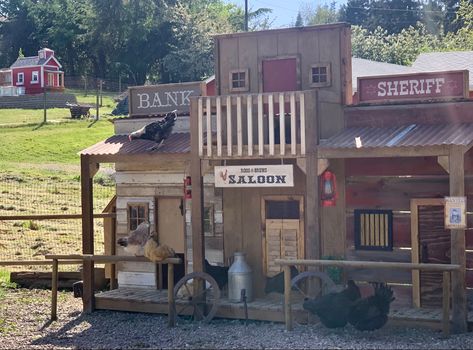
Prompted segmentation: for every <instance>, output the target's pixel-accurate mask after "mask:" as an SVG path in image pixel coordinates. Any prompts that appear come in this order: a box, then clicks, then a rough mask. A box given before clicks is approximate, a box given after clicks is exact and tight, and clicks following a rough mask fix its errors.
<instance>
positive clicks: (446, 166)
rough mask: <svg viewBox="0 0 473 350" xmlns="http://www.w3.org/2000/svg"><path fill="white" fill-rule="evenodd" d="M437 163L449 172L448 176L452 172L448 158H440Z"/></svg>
mask: <svg viewBox="0 0 473 350" xmlns="http://www.w3.org/2000/svg"><path fill="white" fill-rule="evenodd" d="M437 163H439V165H440V166H441V167H442V168H443V170H445V171H446V172H447V174H448V173H449V172H450V165H449V161H448V156H438V157H437Z"/></svg>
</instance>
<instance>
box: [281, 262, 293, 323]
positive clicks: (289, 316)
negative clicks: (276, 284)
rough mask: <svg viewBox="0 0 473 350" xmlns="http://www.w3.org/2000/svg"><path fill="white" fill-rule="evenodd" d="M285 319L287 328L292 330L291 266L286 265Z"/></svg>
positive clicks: (284, 268)
mask: <svg viewBox="0 0 473 350" xmlns="http://www.w3.org/2000/svg"><path fill="white" fill-rule="evenodd" d="M283 270H284V320H285V322H286V330H288V331H292V312H291V267H290V266H289V265H284V267H283Z"/></svg>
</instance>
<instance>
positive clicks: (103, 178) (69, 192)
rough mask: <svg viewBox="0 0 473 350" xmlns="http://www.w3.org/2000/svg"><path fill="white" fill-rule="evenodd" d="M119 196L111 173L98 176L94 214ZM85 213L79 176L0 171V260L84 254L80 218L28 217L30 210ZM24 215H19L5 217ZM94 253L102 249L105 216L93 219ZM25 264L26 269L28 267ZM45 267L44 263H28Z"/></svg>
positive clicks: (36, 268) (95, 188)
mask: <svg viewBox="0 0 473 350" xmlns="http://www.w3.org/2000/svg"><path fill="white" fill-rule="evenodd" d="M114 195H115V184H114V181H113V178H112V177H111V176H109V175H103V174H99V175H96V180H95V182H94V213H101V212H102V211H103V210H104V209H105V208H106V206H107V204H109V202H110V200H111V199H112V198H113V196H114ZM58 214H67V215H71V214H77V215H80V214H81V197H80V179H79V178H78V177H77V178H74V179H72V180H71V179H67V178H57V177H54V176H52V177H47V178H34V177H31V176H17V175H15V176H13V175H6V174H3V175H0V216H2V218H3V220H0V260H3V261H5V260H14V261H25V260H43V259H44V255H45V254H81V253H82V227H81V219H80V218H75V219H65V218H64V219H63V218H61V219H48V220H35V219H28V218H27V216H31V215H58ZM19 215H21V216H25V218H23V219H21V220H18V219H16V220H10V219H6V220H5V217H6V216H10V217H12V216H19ZM94 227H95V253H96V254H103V253H104V229H103V227H104V224H103V219H95V220H94ZM21 269H25V267H24V266H22V267H21ZM28 269H29V270H31V269H34V270H41V269H44V267H41V266H29V267H28Z"/></svg>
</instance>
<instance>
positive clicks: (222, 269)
mask: <svg viewBox="0 0 473 350" xmlns="http://www.w3.org/2000/svg"><path fill="white" fill-rule="evenodd" d="M228 269H229V267H228V266H217V265H210V263H209V262H208V260H207V259H205V266H204V271H205V272H206V273H208V274H209V275H210V276H212V277H213V279H214V280H215V282H217V284H218V287H219V288H220V289H222V288H223V287H225V285H226V284H227V283H228Z"/></svg>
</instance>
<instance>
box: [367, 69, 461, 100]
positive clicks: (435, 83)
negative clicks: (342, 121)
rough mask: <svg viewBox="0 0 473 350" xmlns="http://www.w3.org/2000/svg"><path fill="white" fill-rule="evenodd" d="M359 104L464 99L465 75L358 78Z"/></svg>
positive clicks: (427, 74)
mask: <svg viewBox="0 0 473 350" xmlns="http://www.w3.org/2000/svg"><path fill="white" fill-rule="evenodd" d="M358 95H359V102H360V103H362V102H386V101H403V100H433V99H446V98H468V71H467V70H460V71H449V72H430V73H413V74H399V75H385V76H376V77H361V78H358Z"/></svg>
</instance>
